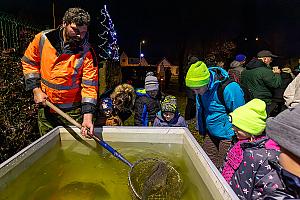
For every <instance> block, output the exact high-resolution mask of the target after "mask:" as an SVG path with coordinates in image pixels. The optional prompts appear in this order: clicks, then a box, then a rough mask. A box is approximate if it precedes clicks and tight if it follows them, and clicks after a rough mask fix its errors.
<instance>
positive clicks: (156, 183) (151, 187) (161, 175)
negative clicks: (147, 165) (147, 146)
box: [142, 161, 168, 200]
mask: <svg viewBox="0 0 300 200" xmlns="http://www.w3.org/2000/svg"><path fill="white" fill-rule="evenodd" d="M167 175H168V165H167V164H166V163H165V162H162V161H159V162H157V163H156V164H155V165H154V166H153V168H152V170H151V174H150V176H149V177H148V178H147V179H146V180H145V182H144V187H143V195H142V199H143V200H145V199H147V198H148V196H149V195H150V194H155V193H156V192H157V191H159V190H160V189H162V188H164V187H165V186H166V182H167Z"/></svg>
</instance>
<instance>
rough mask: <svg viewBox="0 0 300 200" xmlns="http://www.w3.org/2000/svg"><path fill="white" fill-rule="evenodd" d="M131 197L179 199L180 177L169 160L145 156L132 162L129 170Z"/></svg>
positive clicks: (180, 190)
mask: <svg viewBox="0 0 300 200" xmlns="http://www.w3.org/2000/svg"><path fill="white" fill-rule="evenodd" d="M128 179H129V188H130V191H131V196H132V199H143V200H144V199H157V200H160V199H172V200H176V199H180V197H181V193H182V184H183V182H182V179H181V178H180V175H179V173H178V172H177V171H176V170H175V169H174V168H173V167H172V166H171V165H170V163H169V162H165V161H161V160H158V159H155V158H147V159H143V160H139V161H137V162H136V163H134V165H133V167H132V168H131V170H130V171H129V176H128Z"/></svg>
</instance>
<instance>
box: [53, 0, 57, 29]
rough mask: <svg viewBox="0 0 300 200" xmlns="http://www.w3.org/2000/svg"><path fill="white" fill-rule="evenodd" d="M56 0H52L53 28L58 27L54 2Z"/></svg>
mask: <svg viewBox="0 0 300 200" xmlns="http://www.w3.org/2000/svg"><path fill="white" fill-rule="evenodd" d="M54 1H55V0H52V17H53V28H54V29H55V28H56V24H55V4H54Z"/></svg>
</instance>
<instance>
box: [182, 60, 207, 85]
mask: <svg viewBox="0 0 300 200" xmlns="http://www.w3.org/2000/svg"><path fill="white" fill-rule="evenodd" d="M209 77H210V73H209V71H208V69H207V67H206V64H205V63H204V62H202V61H198V62H196V63H194V64H192V65H191V66H190V68H189V71H188V72H187V74H186V78H185V84H186V86H187V87H190V88H198V87H202V86H204V85H208V83H209Z"/></svg>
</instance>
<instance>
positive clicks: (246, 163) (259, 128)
mask: <svg viewBox="0 0 300 200" xmlns="http://www.w3.org/2000/svg"><path fill="white" fill-rule="evenodd" d="M230 118H231V121H232V124H233V130H234V132H235V134H236V137H237V139H238V142H237V143H235V144H234V145H233V146H232V148H231V149H230V150H229V152H228V154H227V156H226V159H225V163H224V165H223V169H222V175H223V177H224V178H225V180H226V181H227V182H228V183H229V185H230V186H231V187H232V189H233V190H234V192H235V193H236V194H237V196H238V197H239V198H240V199H253V198H255V199H256V198H258V197H259V195H260V193H259V192H256V191H255V187H256V185H257V183H259V182H260V180H261V178H263V177H264V176H265V175H266V174H268V173H269V172H270V171H271V167H270V165H269V162H268V161H269V160H272V159H278V155H279V147H278V146H277V144H276V143H275V142H274V141H272V140H271V139H269V138H268V137H267V136H262V133H263V132H264V130H265V127H266V118H267V113H266V104H265V102H264V101H262V100H260V99H253V100H251V101H249V102H248V103H247V104H245V105H244V106H241V107H239V108H237V109H235V110H234V111H233V112H232V113H230Z"/></svg>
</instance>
